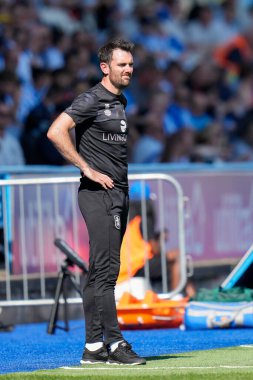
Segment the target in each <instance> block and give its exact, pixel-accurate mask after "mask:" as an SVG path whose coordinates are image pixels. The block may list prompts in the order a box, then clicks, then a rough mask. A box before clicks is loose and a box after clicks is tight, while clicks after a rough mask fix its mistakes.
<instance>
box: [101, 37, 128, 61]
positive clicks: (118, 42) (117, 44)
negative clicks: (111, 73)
mask: <svg viewBox="0 0 253 380" xmlns="http://www.w3.org/2000/svg"><path fill="white" fill-rule="evenodd" d="M115 49H121V50H125V51H127V52H129V53H131V54H132V53H133V50H134V44H133V43H132V42H129V41H126V40H123V39H121V38H114V39H112V40H110V41H109V42H108V43H107V44H106V45H104V46H102V47H101V48H100V49H99V50H98V59H99V62H100V63H101V62H105V63H110V61H111V59H112V53H113V50H115Z"/></svg>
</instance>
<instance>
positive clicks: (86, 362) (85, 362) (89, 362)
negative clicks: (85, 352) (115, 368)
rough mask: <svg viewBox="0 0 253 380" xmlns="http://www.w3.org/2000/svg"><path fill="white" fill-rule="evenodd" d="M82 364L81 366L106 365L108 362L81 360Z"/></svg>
mask: <svg viewBox="0 0 253 380" xmlns="http://www.w3.org/2000/svg"><path fill="white" fill-rule="evenodd" d="M80 363H81V364H106V362H102V361H96V362H92V361H90V360H80Z"/></svg>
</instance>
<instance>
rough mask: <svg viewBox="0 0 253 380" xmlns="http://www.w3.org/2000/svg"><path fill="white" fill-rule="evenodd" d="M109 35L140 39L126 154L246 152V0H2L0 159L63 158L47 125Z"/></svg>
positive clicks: (81, 84)
mask: <svg viewBox="0 0 253 380" xmlns="http://www.w3.org/2000/svg"><path fill="white" fill-rule="evenodd" d="M115 36H121V37H123V38H126V39H129V40H131V41H132V42H134V43H135V45H136V49H135V56H134V69H135V70H134V76H133V79H132V82H131V85H130V86H129V88H127V89H126V91H125V95H126V97H127V100H128V106H127V114H128V120H129V123H128V124H129V139H128V141H129V162H131V163H155V162H174V163H179V162H205V163H214V162H238V161H251V160H253V0H223V1H222V0H212V1H211V0H210V1H203V0H202V1H200V0H199V1H197V0H195V1H194V0H127V1H126V0H33V1H32V0H31V1H29V0H23V1H22V0H20V1H13V0H6V1H0V164H1V165H22V164H29V165H40V164H42V165H65V164H67V163H66V162H64V160H63V158H62V157H61V156H60V155H59V154H58V153H57V151H56V150H55V148H54V147H53V146H52V145H51V143H50V142H49V141H48V139H47V138H46V133H47V130H48V128H49V126H50V124H51V122H52V121H53V120H54V119H55V117H56V116H57V115H58V114H59V113H60V112H62V111H63V110H64V109H65V108H66V107H67V106H68V105H69V104H70V102H71V101H72V100H73V99H74V97H76V96H77V95H78V94H79V93H81V92H83V91H85V90H87V89H88V88H90V87H91V86H92V85H94V84H96V83H97V82H98V81H99V80H100V78H101V73H100V69H99V65H98V61H97V55H96V54H97V49H98V48H99V46H101V45H102V44H103V43H104V42H106V41H107V40H108V39H110V38H112V37H115Z"/></svg>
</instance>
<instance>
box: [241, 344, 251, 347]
mask: <svg viewBox="0 0 253 380" xmlns="http://www.w3.org/2000/svg"><path fill="white" fill-rule="evenodd" d="M240 347H244V348H253V344H241V345H240Z"/></svg>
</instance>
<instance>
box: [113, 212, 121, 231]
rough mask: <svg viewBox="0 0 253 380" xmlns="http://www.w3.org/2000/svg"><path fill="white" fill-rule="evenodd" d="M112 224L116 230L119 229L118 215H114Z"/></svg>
mask: <svg viewBox="0 0 253 380" xmlns="http://www.w3.org/2000/svg"><path fill="white" fill-rule="evenodd" d="M114 225H115V228H117V230H120V216H119V215H114Z"/></svg>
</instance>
